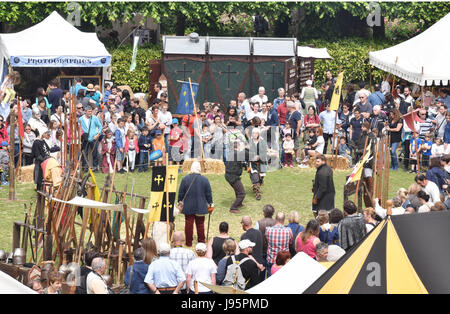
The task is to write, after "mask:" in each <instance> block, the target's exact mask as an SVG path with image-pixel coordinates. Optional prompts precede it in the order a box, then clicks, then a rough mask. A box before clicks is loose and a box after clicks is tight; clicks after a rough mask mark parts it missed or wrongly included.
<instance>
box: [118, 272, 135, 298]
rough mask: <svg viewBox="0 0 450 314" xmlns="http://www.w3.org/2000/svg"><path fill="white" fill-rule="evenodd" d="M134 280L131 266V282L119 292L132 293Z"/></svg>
mask: <svg viewBox="0 0 450 314" xmlns="http://www.w3.org/2000/svg"><path fill="white" fill-rule="evenodd" d="M132 280H133V266H131V270H130V283H129V284H128V286H125V288H123V289H122V290H120V291H119V294H131V291H130V288H131V281H132Z"/></svg>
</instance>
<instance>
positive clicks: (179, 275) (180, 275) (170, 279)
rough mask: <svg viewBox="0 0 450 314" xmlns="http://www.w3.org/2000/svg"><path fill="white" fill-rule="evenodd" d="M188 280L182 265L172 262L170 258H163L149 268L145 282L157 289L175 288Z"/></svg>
mask: <svg viewBox="0 0 450 314" xmlns="http://www.w3.org/2000/svg"><path fill="white" fill-rule="evenodd" d="M185 280H186V275H185V274H184V272H183V270H182V269H181V266H180V264H178V263H177V262H176V261H174V260H171V259H170V257H169V256H161V257H160V258H158V259H157V260H156V261H153V262H152V263H151V264H150V266H148V271H147V275H146V276H145V279H144V282H145V283H148V284H152V285H154V286H156V288H173V287H176V286H178V285H179V284H180V283H181V282H183V281H185Z"/></svg>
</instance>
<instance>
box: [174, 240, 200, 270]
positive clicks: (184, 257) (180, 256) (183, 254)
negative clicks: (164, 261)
mask: <svg viewBox="0 0 450 314" xmlns="http://www.w3.org/2000/svg"><path fill="white" fill-rule="evenodd" d="M195 258H196V256H195V254H194V252H193V251H191V250H189V249H186V248H184V247H181V246H179V247H174V248H172V249H171V250H170V259H171V260H174V261H176V262H177V263H178V264H180V266H181V268H182V269H183V272H184V273H186V269H187V267H188V264H189V262H190V261H192V260H194V259H195Z"/></svg>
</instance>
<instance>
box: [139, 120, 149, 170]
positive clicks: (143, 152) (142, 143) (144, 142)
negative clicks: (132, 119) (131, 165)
mask: <svg viewBox="0 0 450 314" xmlns="http://www.w3.org/2000/svg"><path fill="white" fill-rule="evenodd" d="M138 145H139V170H138V171H139V172H143V171H147V170H148V162H149V160H148V152H149V151H150V149H151V146H152V144H151V142H150V138H149V136H148V127H146V126H144V127H143V128H142V133H141V135H140V136H139V140H138Z"/></svg>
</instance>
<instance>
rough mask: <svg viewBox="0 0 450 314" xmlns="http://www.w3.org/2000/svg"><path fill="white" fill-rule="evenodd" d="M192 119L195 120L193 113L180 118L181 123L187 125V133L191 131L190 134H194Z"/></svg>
mask: <svg viewBox="0 0 450 314" xmlns="http://www.w3.org/2000/svg"><path fill="white" fill-rule="evenodd" d="M194 121H195V115H193V114H187V115H185V116H183V120H181V123H182V125H183V126H187V128H188V129H189V133H191V136H194Z"/></svg>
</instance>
